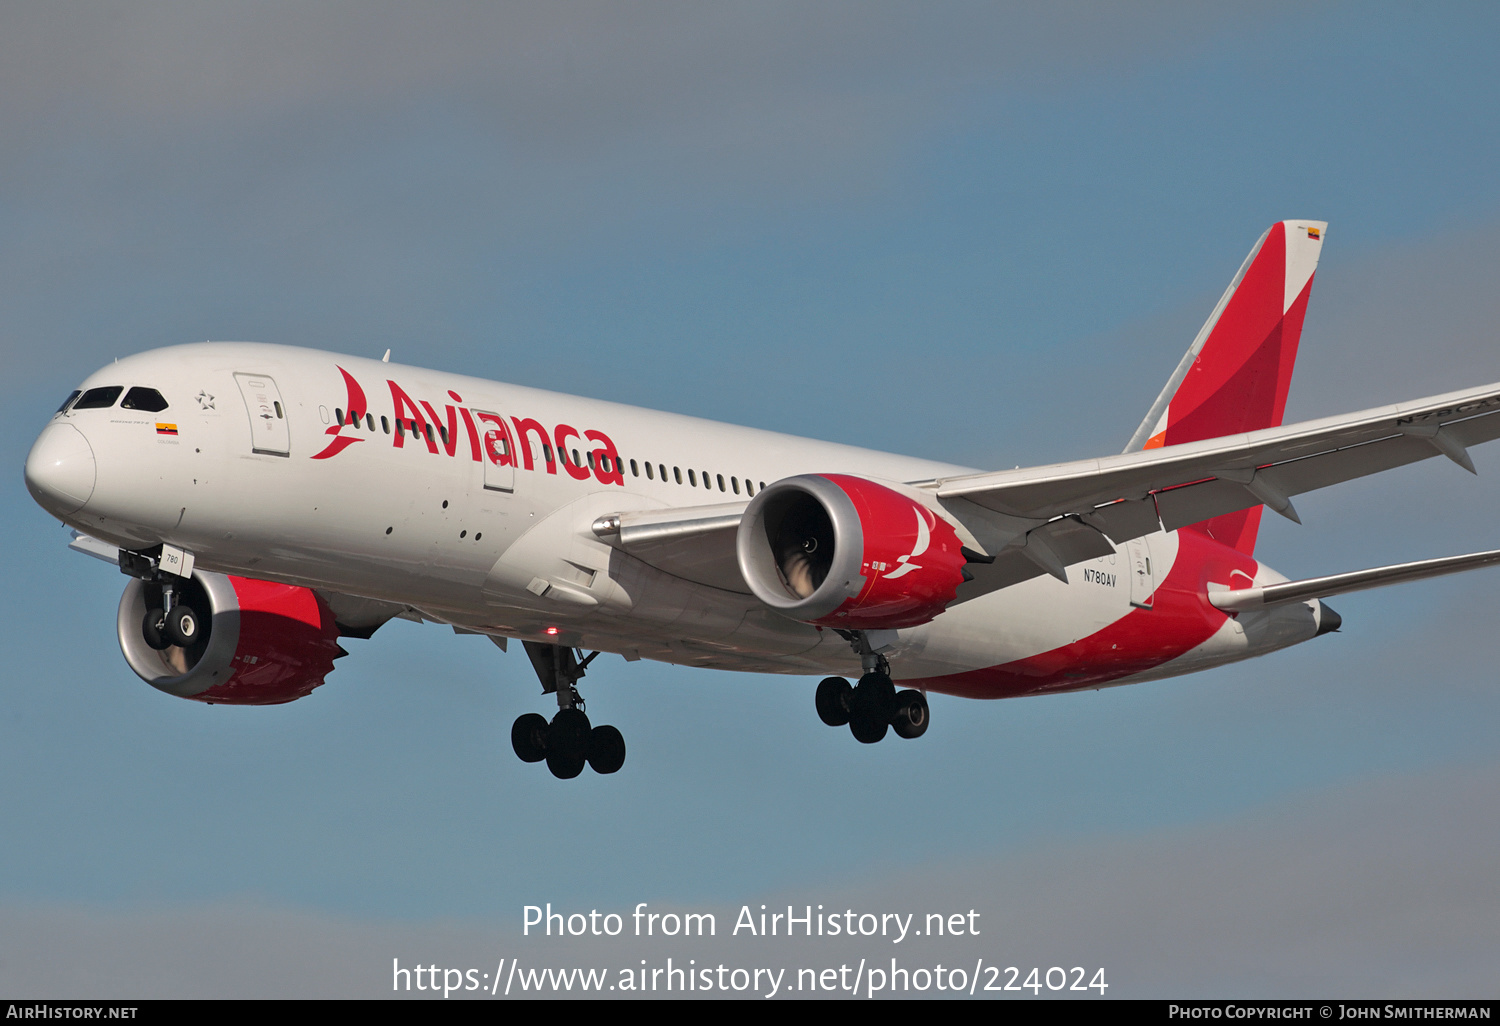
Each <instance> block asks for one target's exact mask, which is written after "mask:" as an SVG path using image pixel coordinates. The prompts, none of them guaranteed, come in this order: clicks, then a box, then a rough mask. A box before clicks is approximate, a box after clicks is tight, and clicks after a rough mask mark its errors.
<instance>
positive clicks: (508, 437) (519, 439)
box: [312, 367, 625, 485]
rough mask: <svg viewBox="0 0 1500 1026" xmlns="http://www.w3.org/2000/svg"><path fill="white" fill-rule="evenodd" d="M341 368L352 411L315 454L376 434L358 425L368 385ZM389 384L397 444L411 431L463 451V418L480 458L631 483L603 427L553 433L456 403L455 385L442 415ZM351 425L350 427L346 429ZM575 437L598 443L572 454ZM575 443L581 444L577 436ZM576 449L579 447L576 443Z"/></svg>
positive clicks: (452, 451) (430, 444) (434, 444)
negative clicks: (580, 454)
mask: <svg viewBox="0 0 1500 1026" xmlns="http://www.w3.org/2000/svg"><path fill="white" fill-rule="evenodd" d="M339 373H340V374H342V375H343V376H344V387H345V388H346V389H347V391H348V394H349V406H348V412H347V413H346V414H345V415H344V416H343V417H342V418H337V417H336V418H335V421H336V422H335V423H334V424H332V425H330V426H329V428H328V430H327V431H326V432H324V433H325V434H328V435H331V436H332V438H331V440H330V441H329V443H328V445H327V446H326V447H325V448H324V449H323V451H322V452H320V453H318V454H316V455H315V456H313V457H312V458H313V459H315V460H326V459H329V458H331V457H334V456H337V455H338V454H339V453H341V452H343V451H344V450H345V449H347V448H349V446H351V445H353V444H355V443H356V442H365V441H369V440H370V436H368V435H361V434H358V433H356V432H357V430H358V429H357V428H356V427H355V425H357V424H358V423H359V422H360V420H361V419H362V418H364V417H367V416H369V415H370V404H369V401H368V400H367V399H366V398H365V390H364V389H363V388H362V387H360V384H359V382H358V381H356V380H354V375H352V374H350V373H349V372H348V371H346V370H344V368H342V367H340V368H339ZM386 384H387V385H389V386H390V389H391V419H392V420H394V421H395V431H393V432H392V433H391V444H392V445H393V446H394V447H395V448H397V449H402V448H405V446H406V441H407V438H408V436H410V437H411V438H412V439H413V440H414V441H416V442H422V443H426V445H427V451H428V452H430V453H432V454H433V455H437V454H438V452H439V451H442V452H445V453H446V454H447V455H449V456H457V455H458V452H459V448H458V442H459V430H458V427H459V422H460V421H462V423H463V427H464V434H465V435H466V436H467V438H468V442H469V446H468V451H469V456H470V458H471V459H472V460H473V461H474V462H475V463H482V462H484V460H486V459H488V460H489V461H490V462H491V463H493V464H495V465H496V466H500V467H508V466H510V467H514V466H519V467H521V468H522V469H525V470H533V469H535V467H536V463H537V457H538V456H540V457H541V458H542V460H541V461H542V463H543V465H544V466H545V467H546V470H547V473H549V474H555V473H557V468H558V465H559V464H561V465H562V468H563V470H565V471H566V472H567V473H568V475H569V476H570V477H572V478H574V479H576V480H579V481H583V480H586V479H588V478H589V477H595V478H597V479H598V480H599V483H600V484H617V485H624V484H625V476H624V474H622V473H621V471H620V456H619V453H618V452H616V450H615V443H614V442H613V441H611V440H610V437H609V436H608V435H606V434H605V433H604V432H602V431H587V430H586V431H582V432H580V431H579V430H578V429H577V428H575V427H573V426H572V425H570V424H559V425H557V426H556V427H554V428H553V429H552V431H551V432H550V433H549V432H548V431H547V429H546V428H545V427H544V426H543V425H542V423H541V422H540V421H537V420H532V419H531V418H530V417H525V418H522V417H511V418H510V420H509V421H507V420H506V419H505V418H504V417H502V416H501V415H500V414H498V413H491V412H488V411H485V410H475V409H471V408H469V407H467V406H455V405H453V403H462V402H463V397H462V396H460V395H459V394H458V393H457V392H454V391H452V390H450V391H449V392H448V396H449V398H451V399H452V400H453V403H445V404H444V405H443V407H442V410H443V414H444V415H443V416H439V415H438V411H437V409H436V408H435V407H434V406H433V405H432V404H431V403H430V402H428V401H427V400H425V399H422V400H413V399H412V397H411V396H410V395H408V394H407V392H406V390H405V389H403V388H402V387H401V386H400V385H398V384H396V383H395V382H394V381H390V380H387V381H386ZM346 428H347V429H348V433H345V429H346ZM533 438H536V439H537V440H538V444H539V445H540V448H541V452H540V453H537V452H536V451H535V450H534V449H533V448H532V444H531V443H532V439H533ZM569 439H577V440H578V441H584V440H587V441H586V442H585V444H588V443H593V445H592V447H591V448H589V449H588V450H587V452H588V456H587V458H585V459H581V460H580V459H578V458H577V457H576V456H575V457H574V458H573V459H569V458H568V452H569V449H570V444H569V441H568V440H569ZM572 444H573V445H576V444H577V442H574V443H572ZM554 446H555V447H556V454H555V457H554V453H553V447H554ZM573 451H574V452H575V453H576V452H577V450H576V449H575V450H573Z"/></svg>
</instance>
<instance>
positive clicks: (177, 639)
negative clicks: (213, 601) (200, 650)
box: [166, 606, 202, 648]
mask: <svg viewBox="0 0 1500 1026" xmlns="http://www.w3.org/2000/svg"><path fill="white" fill-rule="evenodd" d="M201 626H202V625H201V624H199V622H198V614H197V613H195V612H193V609H192V607H191V606H173V607H172V611H171V612H170V613H168V614H167V630H166V635H167V640H168V641H170V642H171V643H172V644H174V645H180V646H181V647H183V648H188V647H190V646H191V645H192V644H193V643H194V642H195V641H197V640H198V633H199V629H200V627H201Z"/></svg>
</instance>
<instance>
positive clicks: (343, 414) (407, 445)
mask: <svg viewBox="0 0 1500 1026" xmlns="http://www.w3.org/2000/svg"><path fill="white" fill-rule="evenodd" d="M341 370H342V372H344V373H341ZM350 380H352V381H353V382H355V383H356V385H354V386H351V385H350V383H349V382H350ZM105 385H120V386H123V387H125V388H127V389H128V388H130V387H132V386H148V387H150V388H154V389H157V390H158V391H159V392H160V393H161V395H162V396H163V397H164V398H165V399H166V401H167V403H168V407H167V408H166V409H165V410H162V411H159V412H139V411H135V410H128V409H122V408H120V407H119V406H114V407H111V408H108V409H90V410H76V411H70V412H68V413H65V414H62V415H60V416H59V417H57V418H55V419H54V424H53V425H52V426H49V428H48V430H49V431H54V430H60V428H59V425H65V426H66V428H67V429H71V430H74V431H77V432H78V433H79V434H81V435H82V437H83V439H84V440H86V442H87V446H88V449H89V451H90V453H91V456H92V460H93V463H94V466H95V477H94V481H93V485H92V488H91V489H90V491H89V494H88V496H87V498H86V501H84V502H83V504H82V505H81V506H79V507H78V508H76V509H67V508H65V507H66V506H67V505H71V503H44V504H45V505H48V508H49V509H50V510H51V511H52V512H54V514H56V515H58V516H60V517H61V518H62V519H64V520H65V521H66V522H67V523H69V524H71V525H72V526H74V527H76V528H77V529H79V530H80V531H82V532H84V533H87V534H89V535H92V536H95V537H97V538H100V539H104V540H106V541H108V542H110V543H112V544H115V545H119V546H121V547H123V548H136V549H139V548H147V547H150V546H153V545H156V544H160V543H163V542H166V543H168V544H170V545H174V546H177V547H180V548H182V549H186V550H189V551H191V552H192V553H193V554H194V555H195V557H196V560H197V566H198V567H199V568H202V569H207V570H215V571H220V572H225V573H232V574H238V575H243V576H247V577H255V578H262V579H267V580H273V581H279V582H284V583H290V584H297V585H302V586H306V587H309V588H313V589H316V590H318V591H319V592H320V593H323V594H326V595H332V596H350V597H356V598H359V599H365V600H373V601H374V602H377V603H382V604H390V605H391V606H395V607H400V608H401V609H403V610H405V611H406V613H405V615H408V616H411V615H420V616H421V617H423V618H426V619H431V620H435V621H441V622H445V623H450V624H454V625H456V626H458V627H461V628H466V629H469V630H474V631H479V632H484V633H490V634H495V635H501V636H506V637H512V638H522V639H528V640H537V641H549V642H552V643H556V644H568V645H573V646H576V647H580V648H586V649H599V650H604V651H611V652H619V653H622V654H624V655H625V656H626V657H627V658H648V659H658V660H663V661H667V662H673V663H682V664H689V665H695V666H707V667H719V668H724V669H736V670H758V671H769V672H781V673H798V674H814V673H827V672H843V673H848V672H857V669H858V665H859V661H858V658H857V657H856V656H855V655H854V654H853V652H852V651H851V649H850V647H849V645H848V644H847V643H846V641H845V640H844V639H842V638H840V637H839V636H838V635H837V634H835V633H834V632H833V631H824V630H821V629H818V628H815V627H812V626H809V625H806V624H802V623H798V622H795V621H792V620H790V619H787V618H786V617H784V616H781V615H780V614H778V613H775V612H773V611H771V610H770V609H768V608H766V607H765V606H764V605H762V604H761V603H760V602H759V601H758V600H757V599H755V597H754V596H752V595H751V594H749V593H748V590H746V589H739V590H732V589H728V588H722V587H711V586H708V585H705V584H697V583H691V582H688V581H685V580H682V579H680V578H677V577H673V576H671V575H669V574H666V573H663V572H662V571H660V570H657V569H654V568H653V567H651V566H648V565H646V564H645V563H643V562H641V561H639V560H636V559H632V558H630V557H629V556H626V555H625V554H624V553H622V552H621V551H619V550H618V549H617V548H613V547H611V546H610V545H608V544H606V543H605V542H604V541H601V540H600V539H599V538H597V537H595V535H594V534H593V533H592V532H591V531H590V525H591V524H592V523H593V522H594V520H595V519H596V518H597V517H600V516H603V515H607V514H614V513H620V512H625V511H630V510H646V509H658V508H669V507H698V506H715V505H726V506H727V505H728V504H735V503H738V504H743V503H744V502H745V501H746V500H747V499H748V497H749V495H750V493H751V491H752V489H753V490H754V491H758V490H759V489H760V488H762V487H764V485H765V484H769V483H771V482H773V481H776V480H778V479H781V478H784V477H788V476H790V475H795V474H807V473H832V472H837V473H842V474H852V475H859V476H863V477H868V478H871V479H874V480H877V481H883V482H897V483H900V482H905V483H912V482H922V481H930V480H932V479H935V478H938V477H941V476H945V475H953V474H959V473H966V472H968V471H967V470H966V468H962V467H957V466H953V465H950V464H944V463H937V462H933V461H929V460H920V459H914V458H910V457H904V456H897V455H891V454H887V453H880V452H874V451H870V450H865V449H859V448H854V447H850V446H843V445H835V444H830V443H825V442H816V441H809V440H807V439H802V438H795V437H791V436H788V435H781V434H776V433H773V432H768V431H760V430H754V429H750V428H744V427H736V426H732V425H726V424H720V423H715V422H712V421H706V420H700V419H695V418H691V417H684V416H678V415H675V414H669V413H660V412H655V411H649V410H643V409H638V408H634V407H629V406H623V405H619V404H616V403H610V402H603V401H599V400H592V399H584V398H579V397H575V396H568V395H562V394H558V393H553V392H546V391H542V390H538V389H532V388H523V387H519V386H514V385H505V384H500V383H496V382H492V381H485V380H482V379H478V378H471V377H463V376H459V375H453V374H443V373H438V372H435V371H429V370H422V369H420V368H415V367H407V366H401V365H397V364H389V363H383V362H380V361H376V360H366V359H359V358H355V357H347V356H336V355H333V354H329V353H322V352H316V351H312V350H306V349H298V348H292V347H285V346H273V345H259V344H248V343H204V344H200V345H189V346H181V347H176V348H171V349H163V350H156V351H153V352H148V353H144V354H141V355H138V356H132V357H129V358H126V359H122V360H120V361H118V362H117V363H113V364H110V365H109V366H107V367H105V368H103V369H102V370H100V371H99V372H97V373H95V374H94V375H92V376H90V377H89V378H88V380H87V381H85V382H84V383H83V384H82V385H81V386H80V387H81V388H83V389H89V388H93V387H96V386H105ZM393 386H394V387H393ZM355 387H358V388H359V389H360V390H362V392H363V397H364V398H363V400H360V399H359V398H358V397H357V396H356V393H355V391H354V388H355ZM257 390H258V391H257ZM403 397H404V398H405V399H409V400H410V402H411V404H412V408H414V409H415V410H416V411H417V414H418V416H420V418H421V421H422V424H421V426H420V428H419V431H418V433H417V434H416V435H415V436H413V434H412V433H411V431H410V429H409V426H410V425H411V423H412V422H413V420H414V419H415V418H413V417H412V415H411V412H410V409H409V408H408V407H407V406H405V405H404V403H403ZM361 403H362V404H363V405H364V406H365V407H366V408H365V409H356V410H354V411H352V412H355V413H358V414H359V417H360V423H359V425H358V426H357V427H356V426H354V425H352V424H350V423H347V421H348V420H349V414H350V412H351V411H350V409H349V407H350V406H351V405H359V404H361ZM262 407H264V409H263V408H262ZM268 411H269V412H268ZM484 414H488V415H489V418H488V419H487V418H486V417H484V416H482V415H484ZM340 421H345V422H346V423H342V424H341V423H339V422H340ZM398 421H400V422H402V423H401V424H400V426H399V427H398V424H397V422H398ZM497 421H499V422H502V423H504V425H505V432H506V434H507V436H508V440H507V442H506V443H504V444H505V447H506V449H507V450H508V451H507V456H508V457H509V458H511V459H513V460H514V462H515V463H516V464H518V465H515V466H508V467H498V466H496V462H495V461H494V460H492V459H488V458H485V457H484V455H483V454H482V453H481V451H480V450H481V449H482V448H484V446H485V444H486V442H487V441H488V442H491V443H492V442H493V441H494V439H493V435H491V436H490V437H489V438H488V439H487V438H486V429H487V428H488V427H489V426H491V425H493V424H495V423H496V422H497ZM533 421H534V422H535V424H536V426H535V427H534V426H531V425H530V423H529V422H533ZM434 422H435V423H436V425H441V430H436V429H435V430H434V431H433V434H432V435H431V436H429V435H427V432H426V429H427V425H429V424H433V423H434ZM450 426H451V428H452V430H451V431H450V430H449V427H450ZM538 427H539V428H540V430H538ZM173 432H175V433H173ZM591 432H592V433H593V434H594V437H590V433H591ZM543 434H545V436H546V441H545V442H544V441H543V440H542V439H543ZM44 437H46V436H45V435H44ZM68 438H69V439H71V438H72V436H71V435H70V436H68ZM601 439H602V440H601ZM606 443H608V447H607V448H606ZM39 445H40V442H39ZM258 448H259V449H260V450H261V451H256V450H257V449H258ZM282 448H284V449H285V454H281V453H280V452H278V451H277V450H279V449H282ZM330 450H332V451H330ZM434 450H436V451H434ZM575 450H576V451H577V453H578V455H577V456H576V457H575V456H574V455H573V454H574V451H575ZM608 450H612V451H613V454H614V456H606V457H604V458H603V459H602V460H601V459H599V458H597V455H595V454H603V453H605V452H606V451H608ZM450 453H451V454H450ZM549 456H550V457H551V459H548V457H549ZM315 457H317V458H315ZM614 457H618V459H617V460H616V459H615V458H614ZM528 463H529V468H528V466H527V464H528ZM648 465H649V466H650V468H651V472H650V476H649V477H648V476H647V471H646V467H647V466H648ZM663 472H665V479H664V478H663ZM616 474H618V478H619V480H618V483H615V482H613V481H612V480H611V479H612V478H613V477H614V476H615V475H616ZM1136 544H1137V545H1140V546H1142V548H1141V549H1140V550H1139V551H1143V552H1145V553H1146V554H1147V555H1148V557H1149V559H1150V560H1151V566H1152V576H1153V579H1154V580H1155V581H1156V582H1157V583H1160V582H1161V581H1163V580H1164V579H1165V578H1166V577H1167V576H1168V575H1169V574H1171V573H1172V570H1173V567H1174V565H1175V564H1176V562H1177V558H1178V550H1179V545H1178V539H1177V535H1176V534H1175V533H1160V534H1156V535H1153V536H1151V537H1149V538H1147V539H1144V540H1142V541H1141V542H1138V543H1136ZM1137 554H1139V552H1138V553H1137ZM1130 558H1131V553H1128V552H1127V551H1126V547H1124V546H1121V547H1120V548H1119V550H1117V552H1116V553H1115V554H1113V555H1109V556H1105V557H1103V558H1101V559H1098V560H1094V561H1090V562H1087V563H1084V564H1079V565H1077V566H1075V567H1074V568H1071V569H1070V583H1066V584H1065V583H1063V582H1061V581H1058V580H1056V579H1054V578H1052V577H1050V576H1041V577H1037V578H1033V579H1031V580H1028V581H1024V582H1022V583H1020V584H1017V585H1014V586H1012V587H1008V588H1004V589H1001V590H998V591H993V592H991V593H988V594H984V595H980V596H978V597H975V598H972V599H968V600H963V601H960V602H958V603H956V604H954V605H953V606H951V607H950V608H949V609H948V610H947V611H946V612H944V613H942V614H941V615H939V616H938V617H937V618H936V619H935V620H933V621H932V622H930V623H928V624H925V625H923V626H919V627H914V628H910V629H903V630H901V631H900V632H899V642H898V643H897V645H896V647H895V648H893V649H891V650H890V652H889V653H888V654H889V656H890V661H891V667H892V673H893V675H894V676H895V677H896V678H897V679H932V678H940V677H944V676H947V675H954V674H962V673H966V672H969V671H974V670H979V669H982V668H985V667H995V666H1000V665H1004V664H1012V663H1017V662H1018V661H1025V660H1027V659H1030V658H1032V657H1036V656H1038V655H1039V654H1042V653H1048V652H1053V651H1055V650H1059V649H1066V647H1067V646H1070V645H1073V644H1074V643H1077V642H1080V641H1081V639H1087V638H1089V637H1091V636H1095V635H1098V634H1099V633H1100V632H1101V631H1104V630H1105V629H1106V628H1109V627H1110V625H1112V624H1118V623H1119V622H1121V621H1122V620H1125V619H1126V618H1127V617H1129V616H1130V615H1131V614H1132V613H1133V612H1135V613H1136V614H1137V616H1136V621H1142V620H1144V617H1143V616H1142V615H1141V613H1142V611H1141V608H1140V606H1139V605H1138V604H1137V605H1132V598H1133V597H1136V598H1139V597H1140V596H1139V595H1136V596H1133V595H1132V580H1133V578H1132V575H1131V571H1130V569H1129V567H1128V566H1127V563H1128V562H1129V560H1130ZM1250 564H1251V566H1250V568H1249V569H1248V570H1242V571H1239V573H1240V575H1241V576H1244V575H1245V574H1246V573H1248V574H1250V575H1251V576H1253V577H1254V578H1255V579H1256V580H1257V581H1258V582H1264V581H1273V580H1279V579H1281V578H1280V577H1279V575H1276V574H1274V572H1271V571H1263V570H1261V569H1260V568H1259V567H1258V566H1257V565H1255V564H1254V563H1253V560H1252V561H1250ZM1206 572H1207V573H1208V575H1209V576H1208V579H1206V580H1204V581H1198V582H1195V583H1194V584H1193V587H1194V588H1197V589H1198V590H1199V591H1202V590H1203V589H1205V588H1210V587H1213V586H1215V585H1224V586H1228V585H1230V583H1231V582H1230V581H1229V580H1228V579H1227V575H1226V577H1225V578H1224V579H1214V578H1213V572H1212V571H1206ZM1179 576H1180V575H1179ZM539 580H540V581H543V582H556V583H557V585H558V587H556V588H550V589H546V594H544V595H538V594H537V593H536V589H535V588H533V587H530V586H532V585H534V584H535V582H537V581H539ZM1238 586H1243V582H1241V583H1240V585H1238ZM961 597H962V593H961ZM1204 605H1205V606H1206V603H1204ZM1145 615H1150V614H1149V613H1148V614H1145ZM1165 615H1166V614H1165V613H1163V616H1165ZM1136 621H1132V622H1136ZM1213 622H1214V624H1215V626H1214V628H1213V629H1212V630H1211V631H1210V632H1209V636H1208V637H1207V640H1204V641H1201V642H1199V643H1195V644H1193V645H1191V646H1190V647H1187V648H1185V649H1183V650H1181V651H1169V648H1163V649H1162V655H1163V658H1162V660H1161V661H1160V662H1159V664H1158V665H1157V667H1156V668H1154V669H1152V670H1148V671H1142V672H1134V673H1132V674H1130V675H1128V676H1126V677H1123V678H1120V679H1117V680H1114V681H1111V683H1123V682H1125V681H1127V680H1140V679H1145V678H1147V677H1152V676H1166V675H1170V674H1174V673H1183V672H1189V671H1192V670H1196V669H1201V668H1203V667H1205V666H1209V665H1215V664H1218V663H1223V662H1227V661H1230V660H1233V659H1239V658H1245V657H1247V656H1252V655H1256V654H1259V653H1260V652H1263V651H1267V650H1269V649H1271V648H1277V647H1282V646H1284V645H1286V644H1290V643H1293V642H1295V641H1301V640H1305V639H1306V638H1308V637H1311V636H1312V635H1313V633H1314V631H1315V630H1316V623H1315V618H1314V616H1313V610H1312V607H1311V605H1296V606H1293V607H1291V608H1290V609H1285V610H1282V611H1280V612H1277V613H1275V614H1274V615H1273V614H1263V615H1261V616H1260V617H1259V619H1257V618H1256V617H1241V618H1240V619H1239V620H1235V619H1232V618H1229V619H1223V622H1222V624H1220V623H1219V621H1217V620H1215V621H1213ZM1145 624H1146V627H1147V628H1149V626H1150V622H1149V621H1145ZM937 689H939V690H942V688H941V686H940V685H939V686H937Z"/></svg>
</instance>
